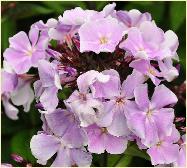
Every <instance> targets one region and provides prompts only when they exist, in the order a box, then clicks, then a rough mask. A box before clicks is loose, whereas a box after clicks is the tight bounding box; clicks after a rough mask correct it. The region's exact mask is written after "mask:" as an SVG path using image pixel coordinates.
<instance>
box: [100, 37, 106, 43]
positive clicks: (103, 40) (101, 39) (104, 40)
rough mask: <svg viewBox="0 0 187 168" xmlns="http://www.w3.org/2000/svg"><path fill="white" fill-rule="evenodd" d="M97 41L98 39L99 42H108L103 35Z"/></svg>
mask: <svg viewBox="0 0 187 168" xmlns="http://www.w3.org/2000/svg"><path fill="white" fill-rule="evenodd" d="M99 41H100V44H106V43H108V38H107V37H105V36H103V37H101V38H100V39H99Z"/></svg>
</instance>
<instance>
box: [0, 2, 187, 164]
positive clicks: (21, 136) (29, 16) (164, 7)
mask: <svg viewBox="0 0 187 168" xmlns="http://www.w3.org/2000/svg"><path fill="white" fill-rule="evenodd" d="M108 3H109V2H107V1H98V2H96V1H95V2H94V1H92V2H91V1H90V2H88V1H87V2H85V1H72V2H71V1H56V2H54V1H53V2H51V1H43V2H41V1H40V2H24V1H22V2H1V16H2V18H1V55H2V53H3V51H4V50H5V49H6V48H7V47H8V45H9V44H8V38H9V37H11V36H13V35H14V34H15V33H17V32H19V31H21V30H22V31H25V32H28V31H29V29H30V25H31V24H33V23H34V22H36V21H39V20H43V21H44V22H46V21H47V20H48V19H49V18H52V17H53V18H57V17H58V16H59V15H62V14H63V12H64V11H65V10H67V9H71V8H74V7H77V6H80V7H82V8H83V9H96V10H99V11H100V10H102V8H103V7H104V6H105V5H106V4H108ZM110 3H111V2H110ZM116 5H117V7H116V9H117V10H130V9H138V10H140V11H141V12H149V13H151V15H152V18H153V19H154V20H155V22H156V24H157V25H158V26H159V27H160V28H162V29H163V30H164V31H167V30H169V29H171V30H173V31H175V32H176V34H177V35H178V37H179V42H180V45H179V48H178V55H179V58H180V64H181V69H180V75H179V77H178V78H177V79H176V80H175V81H174V82H172V83H171V84H170V85H171V86H174V85H178V84H181V83H182V82H183V81H184V80H185V77H186V50H185V48H186V4H185V2H177V1H173V2H169V1H168V2H164V1H161V2H159V1H157V2H152V1H145V2H143V1H142V2H140V1H137V2H136V1H133V2H128V1H126V2H123V1H121V2H120V1H118V2H116ZM2 59H3V58H2ZM2 59H1V65H2ZM33 104H34V103H33ZM2 109H3V108H2ZM20 111H21V112H20V113H19V118H20V119H19V120H17V121H12V120H10V119H8V118H7V117H6V116H5V115H4V113H3V112H2V115H1V116H2V117H1V134H2V135H1V136H2V137H1V162H2V163H12V164H13V165H15V166H19V164H17V163H16V162H14V161H13V160H12V159H11V157H10V154H11V153H17V154H19V155H21V156H22V157H24V159H26V160H28V162H31V163H35V161H36V160H35V158H34V157H33V156H32V155H31V152H30V148H29V143H30V139H31V137H32V135H33V134H36V132H37V131H38V130H40V129H41V124H42V123H41V121H40V115H39V113H38V112H37V111H36V110H35V109H34V107H33V106H32V108H31V111H30V112H29V113H24V112H23V111H22V108H20ZM176 113H179V116H180V115H181V114H182V115H183V116H184V115H185V106H181V105H177V106H176ZM130 145H131V144H130ZM103 158H104V159H103ZM142 158H143V159H142ZM103 160H104V163H103ZM106 162H107V165H108V166H151V164H150V161H149V158H148V157H147V155H145V154H144V153H142V152H139V151H137V150H136V147H133V148H131V147H130V148H129V149H128V150H127V151H126V153H125V155H114V156H113V155H110V156H108V160H106V159H105V155H94V161H93V165H94V166H103V165H106Z"/></svg>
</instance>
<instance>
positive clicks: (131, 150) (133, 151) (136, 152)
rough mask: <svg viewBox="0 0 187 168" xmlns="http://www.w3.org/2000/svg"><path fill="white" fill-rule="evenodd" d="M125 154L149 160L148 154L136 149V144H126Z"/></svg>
mask: <svg viewBox="0 0 187 168" xmlns="http://www.w3.org/2000/svg"><path fill="white" fill-rule="evenodd" d="M125 155H130V156H137V157H140V158H143V159H146V160H150V157H149V155H148V154H147V153H146V152H145V151H143V150H140V149H138V146H137V145H136V144H133V145H130V146H128V147H127V149H126V151H125Z"/></svg>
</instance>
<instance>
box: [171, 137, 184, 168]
mask: <svg viewBox="0 0 187 168" xmlns="http://www.w3.org/2000/svg"><path fill="white" fill-rule="evenodd" d="M181 141H182V142H181V144H180V147H179V155H178V157H177V160H176V161H175V162H174V166H176V167H186V134H184V135H182V137H181Z"/></svg>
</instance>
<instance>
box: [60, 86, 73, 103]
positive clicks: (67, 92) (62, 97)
mask: <svg viewBox="0 0 187 168" xmlns="http://www.w3.org/2000/svg"><path fill="white" fill-rule="evenodd" d="M71 92H72V90H71V89H70V88H63V89H62V90H60V91H59V92H58V98H59V99H60V100H65V99H67V98H68V97H69V96H70V94H71Z"/></svg>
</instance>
